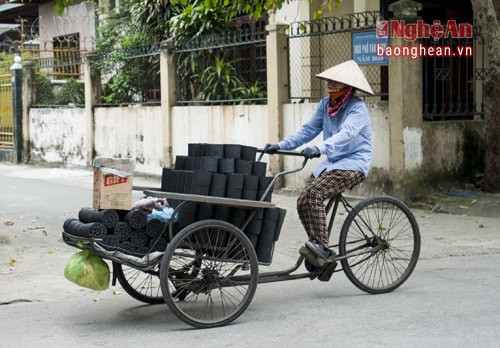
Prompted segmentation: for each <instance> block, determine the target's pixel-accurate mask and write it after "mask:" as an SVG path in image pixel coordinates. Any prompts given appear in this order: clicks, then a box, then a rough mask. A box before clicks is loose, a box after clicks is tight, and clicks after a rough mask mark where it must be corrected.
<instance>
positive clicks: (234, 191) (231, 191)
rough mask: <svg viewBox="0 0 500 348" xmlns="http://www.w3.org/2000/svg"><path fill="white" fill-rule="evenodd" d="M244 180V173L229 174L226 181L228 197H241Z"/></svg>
mask: <svg viewBox="0 0 500 348" xmlns="http://www.w3.org/2000/svg"><path fill="white" fill-rule="evenodd" d="M244 182H245V176H244V175H243V174H229V175H228V176H227V181H226V197H228V198H238V199H239V198H241V194H242V192H243V185H244Z"/></svg>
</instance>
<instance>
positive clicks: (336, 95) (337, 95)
mask: <svg viewBox="0 0 500 348" xmlns="http://www.w3.org/2000/svg"><path fill="white" fill-rule="evenodd" d="M348 90H349V87H346V88H344V89H341V90H340V91H337V92H328V95H329V96H330V97H331V98H332V99H338V98H340V97H342V96H343V95H344V94H345V93H346V92H347V91H348Z"/></svg>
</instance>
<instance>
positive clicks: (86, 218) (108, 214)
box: [78, 208, 120, 228]
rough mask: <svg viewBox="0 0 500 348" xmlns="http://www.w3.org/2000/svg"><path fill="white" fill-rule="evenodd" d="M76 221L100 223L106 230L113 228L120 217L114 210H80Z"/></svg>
mask: <svg viewBox="0 0 500 348" xmlns="http://www.w3.org/2000/svg"><path fill="white" fill-rule="evenodd" d="M78 219H79V220H80V221H81V222H100V223H101V224H103V225H104V226H106V228H114V227H115V225H116V223H117V222H118V221H119V220H120V216H119V215H118V213H117V212H116V211H115V210H111V209H103V210H98V209H94V208H81V209H80V211H79V212H78Z"/></svg>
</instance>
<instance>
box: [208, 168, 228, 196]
mask: <svg viewBox="0 0 500 348" xmlns="http://www.w3.org/2000/svg"><path fill="white" fill-rule="evenodd" d="M226 181H227V176H226V175H225V174H220V173H214V174H212V182H211V185H210V191H209V192H208V194H209V195H210V196H215V197H224V196H225V194H226Z"/></svg>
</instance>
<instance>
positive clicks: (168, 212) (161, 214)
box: [148, 207, 179, 223]
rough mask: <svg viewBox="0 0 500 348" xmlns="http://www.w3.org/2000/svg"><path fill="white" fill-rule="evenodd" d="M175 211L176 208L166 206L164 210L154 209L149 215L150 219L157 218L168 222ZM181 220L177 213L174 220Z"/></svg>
mask: <svg viewBox="0 0 500 348" xmlns="http://www.w3.org/2000/svg"><path fill="white" fill-rule="evenodd" d="M173 212H174V208H170V207H165V208H163V209H162V210H157V209H153V212H152V213H151V214H149V215H148V218H149V219H157V220H160V221H161V222H164V223H168V222H170V219H171V218H172V213H173ZM178 220H179V214H176V215H175V218H174V222H177V221H178Z"/></svg>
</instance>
